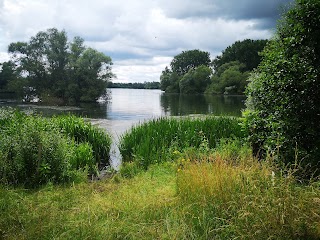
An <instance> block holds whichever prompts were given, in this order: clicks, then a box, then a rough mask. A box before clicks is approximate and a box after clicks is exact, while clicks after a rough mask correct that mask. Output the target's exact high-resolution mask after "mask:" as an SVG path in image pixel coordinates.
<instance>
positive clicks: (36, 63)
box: [8, 28, 113, 101]
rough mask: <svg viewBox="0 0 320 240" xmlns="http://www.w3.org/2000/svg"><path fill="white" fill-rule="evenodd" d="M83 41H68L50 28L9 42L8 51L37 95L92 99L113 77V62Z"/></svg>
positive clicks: (66, 98) (93, 99) (95, 97)
mask: <svg viewBox="0 0 320 240" xmlns="http://www.w3.org/2000/svg"><path fill="white" fill-rule="evenodd" d="M83 43H84V40H83V39H82V38H80V37H75V38H74V39H73V42H71V43H69V42H68V38H67V34H66V32H65V31H58V30H57V29H55V28H52V29H48V30H47V31H41V32H39V33H37V34H36V36H34V37H31V39H30V41H29V42H16V43H11V44H10V45H9V48H8V51H9V53H11V56H12V61H13V62H14V63H15V64H16V65H17V66H18V68H17V71H18V72H19V75H24V76H27V77H26V79H27V81H26V82H28V83H29V84H30V85H31V86H32V87H34V88H36V89H37V93H38V94H40V95H49V94H50V95H52V96H54V97H57V98H61V99H63V100H65V101H70V100H71V101H95V100H96V99H97V98H98V97H99V96H100V95H101V94H102V93H104V92H105V88H106V81H108V80H109V79H110V78H111V77H112V76H113V74H112V72H111V65H112V61H111V58H110V57H108V56H106V55H104V54H103V53H100V52H98V51H96V50H94V49H91V48H86V47H85V46H84V45H83ZM22 73H23V74H22Z"/></svg>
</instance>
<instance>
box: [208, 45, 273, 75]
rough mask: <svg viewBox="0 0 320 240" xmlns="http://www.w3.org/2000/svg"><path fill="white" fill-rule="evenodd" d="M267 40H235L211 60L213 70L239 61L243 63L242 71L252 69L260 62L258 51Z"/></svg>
mask: <svg viewBox="0 0 320 240" xmlns="http://www.w3.org/2000/svg"><path fill="white" fill-rule="evenodd" d="M267 42H268V40H252V39H245V40H243V41H236V42H235V43H233V44H232V45H231V46H229V47H227V48H226V49H225V50H224V51H222V55H220V56H217V57H216V58H215V59H214V60H213V61H212V63H213V67H214V70H215V71H218V69H219V68H220V67H221V66H222V65H223V64H226V63H229V62H233V61H239V62H240V63H242V64H244V67H243V69H242V72H246V71H252V70H253V69H254V68H256V67H257V66H258V65H259V63H260V62H261V56H260V55H259V53H260V52H261V51H262V50H263V49H264V47H265V46H266V44H267Z"/></svg>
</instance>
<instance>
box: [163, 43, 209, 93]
mask: <svg viewBox="0 0 320 240" xmlns="http://www.w3.org/2000/svg"><path fill="white" fill-rule="evenodd" d="M210 62H211V60H210V53H208V52H204V51H200V50H197V49H196V50H188V51H182V53H180V54H178V55H176V56H175V57H174V58H173V60H172V61H171V63H170V67H171V69H169V68H168V67H166V68H165V70H164V71H163V72H162V74H161V76H160V85H161V90H163V91H166V92H176V93H179V92H183V93H186V92H189V91H191V92H194V91H196V92H197V91H199V90H201V93H203V92H204V89H205V87H206V86H207V81H206V80H207V73H208V71H209V69H207V68H209V66H210ZM205 67H207V68H206V69H205ZM196 69H198V70H196ZM194 71H196V72H197V73H195V72H194ZM202 74H203V75H204V77H205V79H202V78H201V79H199V77H200V76H201V75H202ZM185 75H187V76H186V78H185V79H184V80H183V81H182V83H181V84H180V82H181V80H182V79H183V77H184V76H185ZM193 75H194V76H193ZM193 77H197V78H193ZM199 80H200V81H201V82H198V81H199ZM202 84H204V86H203V85H202ZM181 87H182V89H181ZM202 89H203V90H202Z"/></svg>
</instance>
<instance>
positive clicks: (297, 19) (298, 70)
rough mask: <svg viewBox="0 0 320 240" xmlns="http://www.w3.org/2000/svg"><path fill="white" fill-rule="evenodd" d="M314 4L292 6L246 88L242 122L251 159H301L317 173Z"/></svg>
mask: <svg viewBox="0 0 320 240" xmlns="http://www.w3.org/2000/svg"><path fill="white" fill-rule="evenodd" d="M319 16H320V1H318V0H308V1H305V0H296V1H295V4H294V6H293V7H292V8H291V9H290V10H289V11H288V12H287V13H286V14H285V15H284V17H283V19H282V21H281V22H280V24H279V25H278V28H277V33H276V35H275V37H274V38H273V39H272V41H271V42H270V43H269V44H268V46H267V48H266V49H265V51H264V52H263V60H262V62H261V64H260V66H259V67H258V69H257V71H256V72H255V73H254V74H253V75H252V76H251V78H250V84H249V86H248V93H247V94H248V100H247V106H248V109H249V110H250V112H249V113H247V116H246V120H247V123H248V125H247V126H248V128H249V130H250V132H251V138H250V140H251V142H252V145H253V147H254V150H255V152H256V153H258V152H259V151H260V152H261V151H268V152H269V153H270V154H272V155H274V156H277V158H278V159H280V160H281V161H282V162H284V163H292V162H294V161H295V160H297V158H298V160H299V159H300V160H301V159H303V161H302V164H304V166H307V165H309V166H312V168H311V169H312V170H313V171H316V172H317V174H319V173H320V164H319V159H320V117H319V116H320V87H319V83H320V28H319V26H320V18H319Z"/></svg>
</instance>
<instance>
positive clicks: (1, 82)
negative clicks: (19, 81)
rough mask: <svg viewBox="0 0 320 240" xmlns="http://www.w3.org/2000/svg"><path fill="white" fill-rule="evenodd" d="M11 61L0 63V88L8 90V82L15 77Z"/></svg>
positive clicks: (13, 65)
mask: <svg viewBox="0 0 320 240" xmlns="http://www.w3.org/2000/svg"><path fill="white" fill-rule="evenodd" d="M15 68H16V66H15V64H14V63H13V62H11V61H9V62H4V63H0V89H4V90H8V83H10V82H11V81H13V80H14V79H16V78H17V75H16V69H15Z"/></svg>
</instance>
